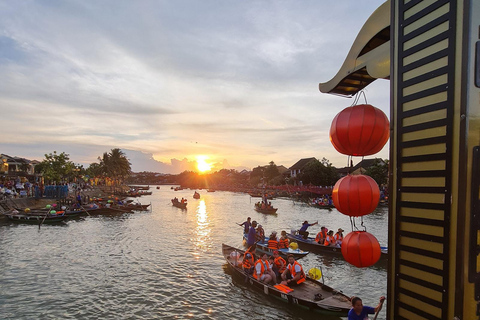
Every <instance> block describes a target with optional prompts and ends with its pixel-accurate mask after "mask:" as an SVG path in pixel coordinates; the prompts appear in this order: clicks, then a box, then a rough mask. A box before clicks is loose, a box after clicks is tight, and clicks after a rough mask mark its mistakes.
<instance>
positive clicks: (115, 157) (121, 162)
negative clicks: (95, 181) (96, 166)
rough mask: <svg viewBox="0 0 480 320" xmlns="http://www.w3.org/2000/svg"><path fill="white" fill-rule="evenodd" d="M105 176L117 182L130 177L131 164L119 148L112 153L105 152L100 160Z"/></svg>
mask: <svg viewBox="0 0 480 320" xmlns="http://www.w3.org/2000/svg"><path fill="white" fill-rule="evenodd" d="M98 160H99V161H100V167H101V168H102V171H103V174H104V175H105V176H107V177H109V178H112V179H115V180H123V179H125V178H127V177H128V176H129V175H130V172H131V164H130V162H129V161H128V159H127V157H126V155H125V153H124V152H123V151H122V150H120V149H119V148H115V149H112V150H111V151H110V152H104V153H103V156H102V157H101V158H100V157H99V158H98Z"/></svg>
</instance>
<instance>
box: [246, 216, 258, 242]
mask: <svg viewBox="0 0 480 320" xmlns="http://www.w3.org/2000/svg"><path fill="white" fill-rule="evenodd" d="M256 227H257V221H255V220H253V221H252V226H251V227H250V229H248V236H247V245H248V246H249V247H250V246H253V245H254V244H255V242H257V231H256V230H255V228H256Z"/></svg>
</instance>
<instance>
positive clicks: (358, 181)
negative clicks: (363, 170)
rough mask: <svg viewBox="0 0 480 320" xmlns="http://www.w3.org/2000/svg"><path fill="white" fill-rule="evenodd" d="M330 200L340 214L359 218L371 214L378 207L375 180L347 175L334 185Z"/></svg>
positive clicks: (378, 198)
mask: <svg viewBox="0 0 480 320" xmlns="http://www.w3.org/2000/svg"><path fill="white" fill-rule="evenodd" d="M332 200H333V204H334V205H335V208H336V209H337V210H338V211H340V212H341V213H343V214H345V215H347V216H351V217H360V216H364V215H366V214H369V213H371V212H372V211H373V210H375V208H376V207H377V206H378V201H379V200H380V190H379V189H378V185H377V183H376V182H375V180H373V179H372V178H371V177H369V176H365V175H362V174H360V175H348V176H346V177H343V178H341V179H340V180H338V181H337V183H335V186H334V187H333V191H332Z"/></svg>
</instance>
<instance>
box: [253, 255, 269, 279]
mask: <svg viewBox="0 0 480 320" xmlns="http://www.w3.org/2000/svg"><path fill="white" fill-rule="evenodd" d="M259 263H260V266H261V271H260V274H259V275H258V274H257V264H259ZM265 269H266V265H265V263H264V262H263V261H262V259H258V260H257V262H255V269H254V270H253V277H254V278H255V279H257V280H260V278H261V277H262V275H263V274H264V273H265Z"/></svg>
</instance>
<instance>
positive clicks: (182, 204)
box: [172, 199, 187, 209]
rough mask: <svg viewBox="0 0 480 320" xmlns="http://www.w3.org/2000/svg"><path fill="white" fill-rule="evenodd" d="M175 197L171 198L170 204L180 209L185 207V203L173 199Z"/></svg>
mask: <svg viewBox="0 0 480 320" xmlns="http://www.w3.org/2000/svg"><path fill="white" fill-rule="evenodd" d="M174 200H175V199H172V204H173V206H174V207H177V208H180V209H187V203H186V202H184V203H181V202H180V201H178V200H177V201H174Z"/></svg>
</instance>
